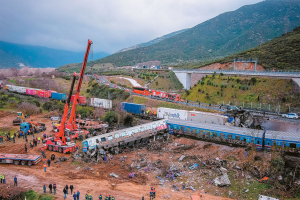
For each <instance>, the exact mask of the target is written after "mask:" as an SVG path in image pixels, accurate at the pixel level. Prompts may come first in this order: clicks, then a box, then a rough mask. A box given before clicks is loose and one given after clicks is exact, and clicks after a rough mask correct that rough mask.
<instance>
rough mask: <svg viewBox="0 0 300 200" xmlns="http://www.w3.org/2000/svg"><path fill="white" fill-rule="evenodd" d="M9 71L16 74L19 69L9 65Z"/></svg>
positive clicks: (13, 74)
mask: <svg viewBox="0 0 300 200" xmlns="http://www.w3.org/2000/svg"><path fill="white" fill-rule="evenodd" d="M9 73H10V75H11V76H18V74H19V70H18V69H17V68H15V67H11V68H9Z"/></svg>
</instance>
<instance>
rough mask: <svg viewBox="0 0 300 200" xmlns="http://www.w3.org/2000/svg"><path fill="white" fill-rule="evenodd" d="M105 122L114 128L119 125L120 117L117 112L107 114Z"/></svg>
mask: <svg viewBox="0 0 300 200" xmlns="http://www.w3.org/2000/svg"><path fill="white" fill-rule="evenodd" d="M103 121H105V122H107V123H108V124H109V126H114V125H115V124H116V123H118V115H117V113H116V112H115V111H111V112H107V113H106V115H105V116H104V119H103Z"/></svg>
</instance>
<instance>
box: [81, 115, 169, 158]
mask: <svg viewBox="0 0 300 200" xmlns="http://www.w3.org/2000/svg"><path fill="white" fill-rule="evenodd" d="M166 121H167V120H158V121H155V122H150V123H146V124H142V125H138V126H135V127H131V128H126V129H122V130H118V131H114V132H111V133H106V134H103V135H99V136H95V137H91V138H88V139H86V140H84V141H83V152H88V151H94V152H95V150H97V149H98V150H105V151H110V152H113V153H115V152H122V150H124V149H126V148H128V147H133V146H136V145H139V144H145V143H148V142H149V140H150V139H152V138H155V136H156V135H157V134H159V133H163V132H165V130H166V129H167V122H166Z"/></svg>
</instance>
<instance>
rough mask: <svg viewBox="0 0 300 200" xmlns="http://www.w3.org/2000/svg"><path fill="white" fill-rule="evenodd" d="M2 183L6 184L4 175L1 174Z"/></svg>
mask: <svg viewBox="0 0 300 200" xmlns="http://www.w3.org/2000/svg"><path fill="white" fill-rule="evenodd" d="M2 183H4V184H6V180H5V175H4V174H2Z"/></svg>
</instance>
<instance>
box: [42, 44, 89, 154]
mask: <svg viewBox="0 0 300 200" xmlns="http://www.w3.org/2000/svg"><path fill="white" fill-rule="evenodd" d="M91 45H92V41H91V40H88V44H87V49H86V53H85V56H84V60H83V64H82V68H81V72H80V77H79V81H78V87H77V90H76V95H75V99H74V102H73V108H74V111H73V108H72V112H71V115H70V118H71V119H74V124H75V107H76V103H77V99H78V97H79V92H80V87H81V83H82V79H83V75H84V71H85V67H86V63H87V59H88V54H89V51H90V47H91ZM76 76H77V75H76V73H74V76H73V80H72V84H71V88H70V94H69V96H68V99H67V101H66V104H65V109H64V114H63V116H62V120H61V124H60V127H59V129H58V130H57V133H56V134H55V138H53V137H50V138H47V139H46V140H45V143H44V146H43V147H42V150H44V149H48V150H50V151H58V152H60V153H68V152H74V151H76V149H77V147H78V145H77V144H75V143H71V142H70V141H71V139H73V138H79V136H78V135H79V133H80V132H79V131H77V132H70V131H68V130H65V128H66V122H67V117H68V112H69V107H70V101H71V97H72V92H73V88H74V84H75V80H76ZM72 114H73V115H72ZM72 127H75V128H76V129H77V127H76V124H75V126H72ZM75 128H74V129H73V130H75Z"/></svg>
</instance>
